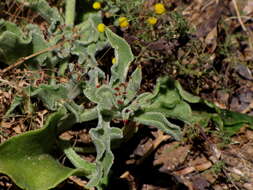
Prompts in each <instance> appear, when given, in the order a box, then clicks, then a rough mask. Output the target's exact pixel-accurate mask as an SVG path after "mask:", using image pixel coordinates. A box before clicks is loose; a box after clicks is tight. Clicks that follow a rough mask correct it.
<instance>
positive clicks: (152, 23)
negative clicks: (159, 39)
mask: <svg viewBox="0 0 253 190" xmlns="http://www.w3.org/2000/svg"><path fill="white" fill-rule="evenodd" d="M147 22H148V23H149V24H150V25H155V24H156V23H157V18H155V17H149V18H148V19H147Z"/></svg>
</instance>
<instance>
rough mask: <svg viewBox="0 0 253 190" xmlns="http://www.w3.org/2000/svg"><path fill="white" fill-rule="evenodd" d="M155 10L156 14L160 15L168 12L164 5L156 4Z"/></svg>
mask: <svg viewBox="0 0 253 190" xmlns="http://www.w3.org/2000/svg"><path fill="white" fill-rule="evenodd" d="M154 9H155V13H156V14H159V15H160V14H163V13H165V11H166V9H165V7H164V4H162V3H157V4H155V6H154Z"/></svg>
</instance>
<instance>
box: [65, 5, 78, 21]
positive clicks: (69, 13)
mask: <svg viewBox="0 0 253 190" xmlns="http://www.w3.org/2000/svg"><path fill="white" fill-rule="evenodd" d="M75 8H76V0H65V24H66V25H71V26H73V25H74V21H75Z"/></svg>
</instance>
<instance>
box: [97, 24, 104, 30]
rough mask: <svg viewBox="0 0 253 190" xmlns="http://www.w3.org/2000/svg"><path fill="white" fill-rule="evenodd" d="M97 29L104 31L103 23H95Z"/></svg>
mask: <svg viewBox="0 0 253 190" xmlns="http://www.w3.org/2000/svg"><path fill="white" fill-rule="evenodd" d="M97 30H98V31H99V32H104V31H105V25H104V24H103V23H101V24H99V25H97Z"/></svg>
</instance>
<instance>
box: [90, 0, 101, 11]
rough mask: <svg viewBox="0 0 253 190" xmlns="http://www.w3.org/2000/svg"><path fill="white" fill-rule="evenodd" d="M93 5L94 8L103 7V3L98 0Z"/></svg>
mask: <svg viewBox="0 0 253 190" xmlns="http://www.w3.org/2000/svg"><path fill="white" fill-rule="evenodd" d="M92 7H93V9H96V10H98V9H100V8H101V3H100V2H97V1H96V2H94V3H93V4H92Z"/></svg>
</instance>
